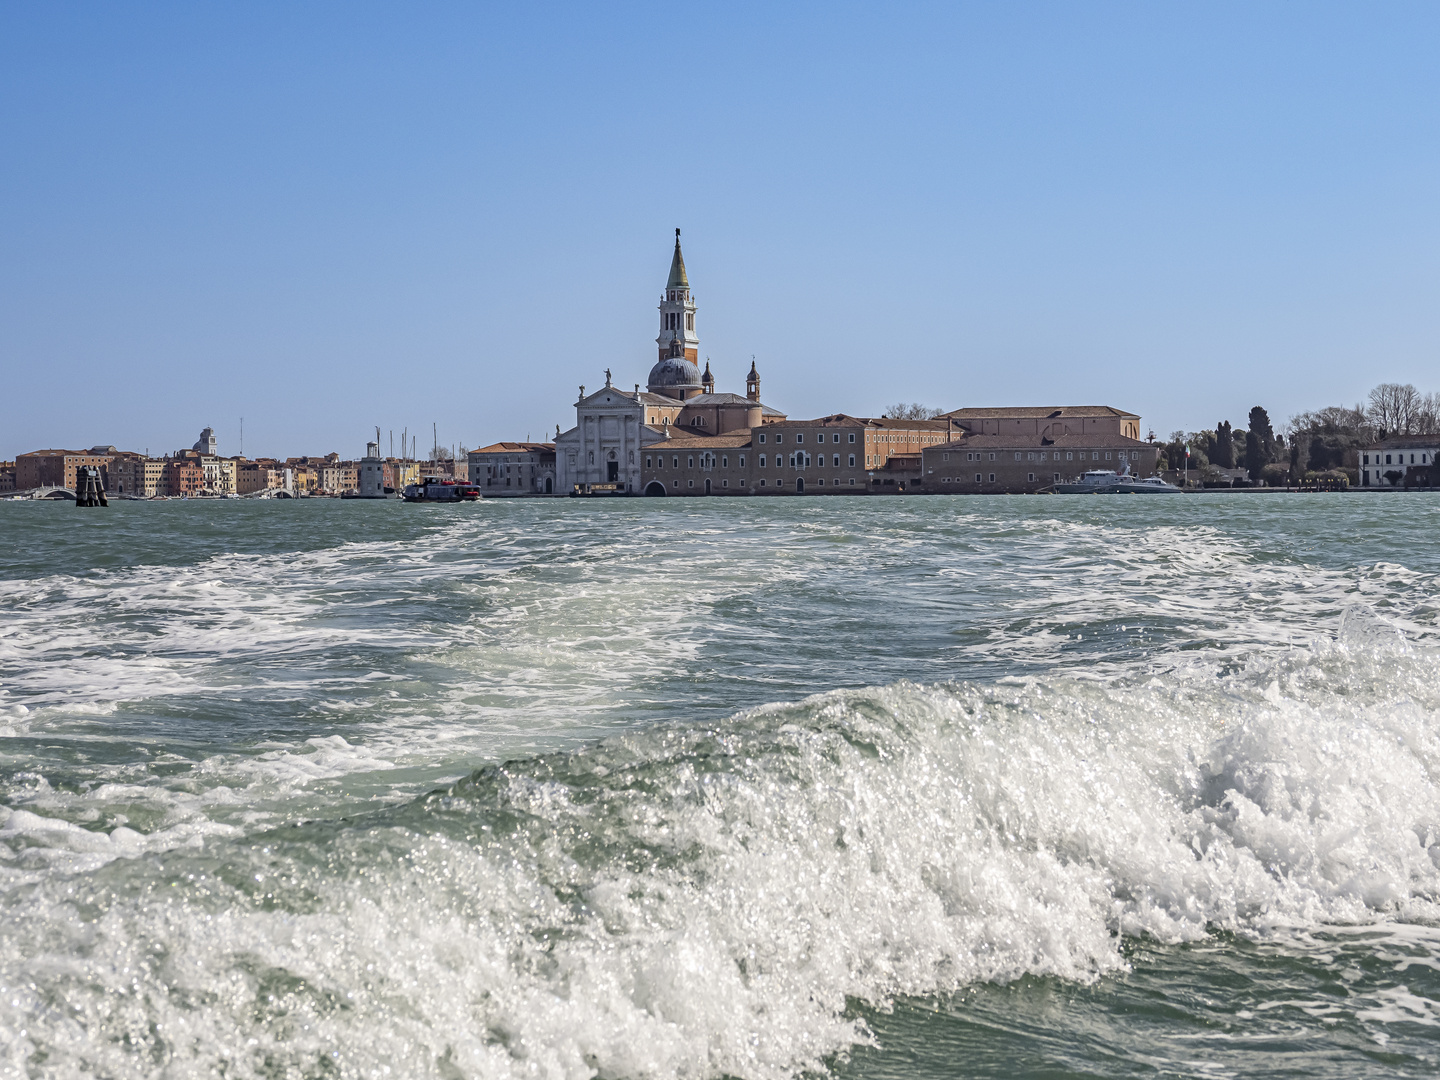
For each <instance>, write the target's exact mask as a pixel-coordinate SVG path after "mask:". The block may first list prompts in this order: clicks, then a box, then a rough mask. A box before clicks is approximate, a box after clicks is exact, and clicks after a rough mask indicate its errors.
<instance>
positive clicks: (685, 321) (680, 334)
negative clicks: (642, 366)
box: [655, 229, 700, 364]
mask: <svg viewBox="0 0 1440 1080" xmlns="http://www.w3.org/2000/svg"><path fill="white" fill-rule="evenodd" d="M655 344H656V345H658V346H659V350H660V356H659V359H661V360H664V359H666V358H667V357H671V356H674V357H680V358H683V359H685V360H689V361H690V362H691V363H692V364H693V363H695V360H696V358H697V357H698V356H699V355H700V339H699V338H698V337H696V335H695V299H694V297H692V296H691V295H690V279H689V278H687V277H686V276H685V258H684V256H682V255H681V254H680V230H679V229H676V230H675V255H674V257H673V258H672V259H671V260H670V278H669V280H667V281H666V282H665V294H664V295H663V296H662V297H661V298H660V336H659V337H657V338H656V339H655Z"/></svg>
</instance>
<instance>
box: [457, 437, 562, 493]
mask: <svg viewBox="0 0 1440 1080" xmlns="http://www.w3.org/2000/svg"><path fill="white" fill-rule="evenodd" d="M465 464H466V467H467V469H468V475H469V482H470V483H472V484H475V485H476V486H477V487H479V488H480V491H481V493H482V494H483V495H484V496H485V497H487V498H491V497H496V496H505V495H550V494H552V493H553V492H554V490H555V444H554V443H547V442H538V443H537V442H498V443H492V444H491V445H489V446H482V447H481V448H480V449H479V450H471V451H470V452H469V454H468V455H467V456H466V462H465Z"/></svg>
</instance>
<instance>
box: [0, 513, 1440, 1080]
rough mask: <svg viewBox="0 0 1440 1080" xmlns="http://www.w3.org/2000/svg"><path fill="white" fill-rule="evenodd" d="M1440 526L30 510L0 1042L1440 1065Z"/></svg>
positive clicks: (229, 1060) (405, 1061) (298, 1069)
mask: <svg viewBox="0 0 1440 1080" xmlns="http://www.w3.org/2000/svg"><path fill="white" fill-rule="evenodd" d="M1437 527H1440V501H1437V500H1436V499H1435V498H1432V497H1430V496H1426V495H1413V496H1389V497H1384V496H1365V495H1313V496H1279V497H1253V496H1252V497H1246V496H1243V495H1224V496H1222V495H1214V496H1197V497H1183V498H1182V497H1175V498H1170V499H1144V498H1131V499H1121V498H1115V499H1105V498H1100V497H1053V498H1040V497H1028V498H1026V497H1016V498H988V499H978V498H971V499H966V498H942V497H929V498H871V499H866V498H859V499H857V498H832V499H806V500H799V499H789V500H755V499H748V500H740V499H735V500H721V499H715V500H688V501H682V500H653V501H652V500H644V501H633V502H632V501H615V502H579V503H577V502H574V501H559V500H555V501H533V502H498V501H496V502H485V503H481V504H478V505H473V506H460V507H441V506H406V505H398V504H395V503H381V504H377V503H364V502H330V501H326V502H321V501H300V502H270V503H263V504H257V503H253V502H220V503H209V504H202V503H191V504H180V503H173V502H172V503H165V504H133V503H131V504H118V505H112V506H111V507H109V508H108V509H106V510H89V511H81V510H77V509H75V508H74V507H73V506H70V505H68V504H66V505H54V504H34V503H8V504H0V550H3V551H4V552H5V554H6V558H5V562H4V565H3V567H0V1075H3V1076H14V1077H26V1076H35V1077H72V1076H76V1077H78V1076H104V1077H116V1078H120V1077H149V1076H164V1077H191V1076H194V1077H201V1076H204V1077H209V1076H226V1077H251V1076H264V1077H290V1076H294V1077H352V1076H353V1077H381V1076H389V1077H425V1076H434V1077H443V1078H445V1080H455V1078H458V1077H469V1078H506V1077H535V1078H566V1080H586V1078H589V1077H594V1076H599V1077H603V1078H614V1080H621V1078H633V1080H649V1078H656V1080H659V1078H665V1077H685V1078H696V1080H700V1078H711V1077H713V1078H719V1077H725V1076H732V1077H744V1078H754V1080H780V1078H785V1077H797V1076H801V1075H804V1074H810V1075H814V1074H817V1073H820V1074H823V1073H829V1074H832V1075H836V1076H838V1077H845V1078H868V1077H929V1076H937V1077H938V1076H947V1077H950V1076H1017V1075H1045V1076H1065V1075H1085V1076H1129V1075H1185V1076H1210V1075H1216V1076H1246V1077H1255V1076H1279V1075H1306V1076H1360V1075H1374V1074H1390V1075H1422V1074H1424V1075H1433V1074H1434V1072H1435V1071H1436V1069H1437V1068H1440V1038H1437V1036H1440V664H1437V660H1440V649H1437V645H1440V641H1437V628H1440V627H1437V623H1440V620H1437V616H1440V553H1437V548H1436V544H1435V536H1436V534H1437Z"/></svg>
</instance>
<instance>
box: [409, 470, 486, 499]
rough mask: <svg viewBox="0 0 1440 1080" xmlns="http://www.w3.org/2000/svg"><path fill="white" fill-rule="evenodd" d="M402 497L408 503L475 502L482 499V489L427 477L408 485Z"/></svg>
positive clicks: (454, 481) (460, 482)
mask: <svg viewBox="0 0 1440 1080" xmlns="http://www.w3.org/2000/svg"><path fill="white" fill-rule="evenodd" d="M400 497H401V498H403V499H404V500H405V501H406V502H475V501H476V500H477V499H479V498H480V489H479V488H478V487H476V486H475V485H474V484H467V483H465V482H464V481H463V480H442V479H441V478H440V477H438V476H426V477H422V478H421V480H420V482H419V483H418V484H406V485H405V488H404V490H403V491H401V492H400Z"/></svg>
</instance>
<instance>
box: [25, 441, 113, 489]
mask: <svg viewBox="0 0 1440 1080" xmlns="http://www.w3.org/2000/svg"><path fill="white" fill-rule="evenodd" d="M114 456H115V448H114V447H113V446H96V447H92V448H91V449H89V450H32V451H31V452H30V453H28V454H20V455H18V456H16V458H15V490H16V491H28V490H30V489H31V488H40V487H63V488H68V489H69V490H70V491H74V490H75V474H76V472H77V471H78V470H79V469H82V468H85V467H86V466H90V465H93V466H95V467H96V468H98V469H99V470H100V476H101V478H102V482H103V478H104V476H105V473H106V469H107V468H108V467H109V465H110V462H111V460H112V459H113V458H114Z"/></svg>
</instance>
